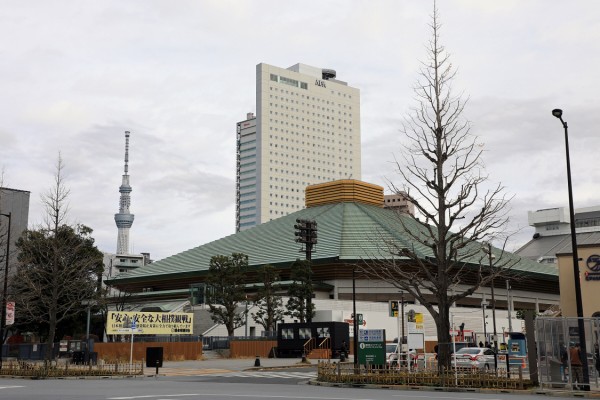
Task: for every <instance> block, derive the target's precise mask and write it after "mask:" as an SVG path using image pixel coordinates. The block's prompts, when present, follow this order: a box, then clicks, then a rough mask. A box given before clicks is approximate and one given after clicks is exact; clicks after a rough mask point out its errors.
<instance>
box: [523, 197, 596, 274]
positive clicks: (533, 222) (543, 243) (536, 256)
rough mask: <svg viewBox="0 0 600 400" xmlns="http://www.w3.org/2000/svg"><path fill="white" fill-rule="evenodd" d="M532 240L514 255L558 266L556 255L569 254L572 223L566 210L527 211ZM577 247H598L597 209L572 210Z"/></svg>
mask: <svg viewBox="0 0 600 400" xmlns="http://www.w3.org/2000/svg"><path fill="white" fill-rule="evenodd" d="M527 217H528V220H529V225H530V226H532V227H534V228H535V233H534V234H533V237H532V239H531V240H530V241H529V242H527V243H526V244H525V245H523V246H522V247H521V248H520V249H519V250H517V251H516V253H517V254H518V255H520V256H521V257H526V258H529V259H530V260H534V261H537V262H539V263H543V264H553V265H556V264H557V256H556V255H557V254H558V253H564V252H569V251H571V223H570V216H569V209H568V208H567V207H556V208H547V209H543V210H537V211H529V212H528V214H527ZM575 233H576V235H577V244H578V245H590V244H600V206H594V207H586V208H578V209H575Z"/></svg>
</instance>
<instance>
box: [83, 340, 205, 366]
mask: <svg viewBox="0 0 600 400" xmlns="http://www.w3.org/2000/svg"><path fill="white" fill-rule="evenodd" d="M148 347H162V348H163V360H164V361H183V360H200V359H201V358H202V342H134V343H133V361H142V360H143V359H146V348H148ZM130 350H131V343H124V342H119V343H94V351H95V352H97V353H98V360H104V361H111V362H112V361H127V362H128V361H129V353H130Z"/></svg>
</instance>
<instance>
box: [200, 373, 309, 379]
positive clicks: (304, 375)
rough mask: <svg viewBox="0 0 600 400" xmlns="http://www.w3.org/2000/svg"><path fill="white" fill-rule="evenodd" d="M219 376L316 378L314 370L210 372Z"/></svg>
mask: <svg viewBox="0 0 600 400" xmlns="http://www.w3.org/2000/svg"><path fill="white" fill-rule="evenodd" d="M211 376H215V377H220V378H267V379H273V378H280V379H310V378H316V377H317V373H316V372H280V371H277V372H230V373H226V374H212V375H211Z"/></svg>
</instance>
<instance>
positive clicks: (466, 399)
mask: <svg viewBox="0 0 600 400" xmlns="http://www.w3.org/2000/svg"><path fill="white" fill-rule="evenodd" d="M394 397H424V398H427V399H430V398H432V396H431V395H424V396H419V395H414V394H395V395H394ZM435 398H436V399H454V400H481V399H482V398H481V397H461V396H457V397H450V396H435ZM485 400H501V399H487V398H486V399H485Z"/></svg>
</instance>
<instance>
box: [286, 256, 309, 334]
mask: <svg viewBox="0 0 600 400" xmlns="http://www.w3.org/2000/svg"><path fill="white" fill-rule="evenodd" d="M312 276H313V272H312V268H311V263H310V261H307V260H296V261H295V262H294V263H293V264H292V272H291V274H290V277H291V279H292V284H291V285H290V287H289V288H288V295H289V297H290V298H289V300H288V302H287V305H286V308H287V311H286V315H289V316H290V317H292V318H293V319H294V320H297V321H298V322H308V321H310V320H312V317H313V316H314V315H315V305H314V304H313V302H312V298H313V292H314V290H313V284H312Z"/></svg>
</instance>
